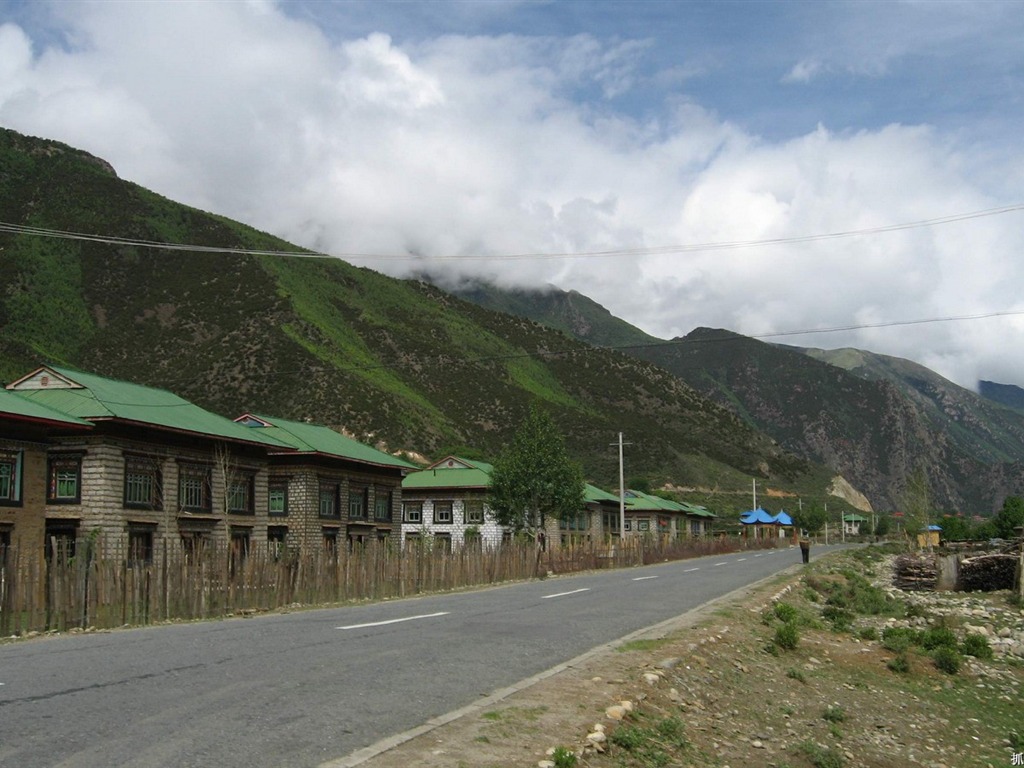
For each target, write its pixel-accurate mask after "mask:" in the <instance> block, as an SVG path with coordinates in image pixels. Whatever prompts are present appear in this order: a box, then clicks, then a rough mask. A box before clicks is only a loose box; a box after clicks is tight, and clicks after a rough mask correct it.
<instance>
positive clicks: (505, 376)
mask: <svg viewBox="0 0 1024 768" xmlns="http://www.w3.org/2000/svg"><path fill="white" fill-rule="evenodd" d="M0 220H2V221H4V222H6V223H7V224H10V225H14V226H25V227H32V228H40V229H48V230H58V231H60V232H64V233H70V232H77V233H85V234H94V235H99V236H116V237H118V238H127V239H132V240H136V241H140V243H141V242H142V241H147V242H156V243H182V244H189V243H191V244H201V245H203V246H215V247H221V248H226V249H250V250H261V251H275V252H277V251H295V252H296V253H299V252H301V249H299V248H297V247H296V246H293V245H291V244H289V243H286V242H284V241H282V240H279V239H277V238H274V237H272V236H270V235H267V234H266V233H263V232H259V231H258V230H256V229H253V228H251V227H248V226H245V225H242V224H239V223H237V222H234V221H230V220H228V219H225V218H223V217H219V216H214V215H211V214H208V213H205V212H203V211H199V210H196V209H193V208H188V207H185V206H182V205H179V204H177V203H174V202H173V201H170V200H167V199H166V198H163V197H161V196H159V195H157V194H155V193H153V192H150V191H149V190H146V189H143V188H141V187H139V186H137V185H135V184H131V183H129V182H125V181H123V180H120V179H118V178H117V176H116V174H115V173H114V172H113V169H111V168H110V167H109V165H107V164H106V163H104V162H103V161H101V160H98V159H97V158H94V157H92V156H90V155H88V154H87V153H84V152H81V151H79V150H76V149H74V148H72V147H68V146H66V145H64V144H60V143H59V142H54V141H48V140H45V139H36V138H31V137H27V136H23V135H21V134H18V133H16V132H14V131H7V130H2V129H0ZM0 268H2V269H3V272H4V275H5V283H4V284H3V285H2V286H0V377H3V378H4V379H5V380H7V381H10V380H12V379H13V378H14V377H16V376H19V375H21V374H24V373H26V372H27V371H29V370H31V369H32V368H34V367H35V366H37V365H39V364H40V363H44V362H52V363H57V364H62V365H66V366H69V367H74V368H76V369H79V370H85V371H90V372H95V373H97V374H100V375H103V376H108V377H111V378H117V379H122V380H126V381H133V382H138V383H140V384H147V385H151V386H157V387H161V388H164V389H168V390H170V391H172V392H174V393H176V394H179V395H181V396H182V397H185V398H187V399H189V400H191V401H193V402H195V403H197V404H199V405H201V406H203V407H205V408H208V409H210V410H213V411H215V412H217V413H220V414H222V415H226V416H235V415H238V414H240V413H243V412H246V411H251V412H259V413H265V414H268V415H273V416H279V417H281V418H289V419H295V420H307V419H308V420H311V421H313V422H316V423H319V424H325V425H329V426H332V427H336V428H338V429H340V430H344V431H345V433H346V434H349V435H352V436H354V437H356V438H357V439H360V440H363V441H365V442H368V443H370V444H372V445H375V446H377V447H381V448H385V449H388V450H390V451H398V450H402V451H406V452H408V453H409V454H410V455H411V454H418V455H422V456H433V455H436V454H437V453H438V452H442V451H452V450H453V449H461V448H463V447H468V448H471V449H473V450H474V451H475V454H476V455H482V456H485V457H490V458H493V457H496V456H497V455H498V454H499V453H500V451H501V449H502V447H503V446H504V445H506V444H507V443H508V441H509V439H510V437H511V435H512V433H513V432H514V430H515V428H516V427H517V426H518V423H519V420H520V419H521V418H522V416H523V415H524V414H525V413H526V411H527V409H528V408H529V407H530V406H531V405H532V404H534V403H542V404H543V405H544V406H545V407H546V408H547V409H548V410H549V411H550V412H551V414H552V416H553V418H554V419H555V421H556V422H557V423H558V424H559V426H560V427H561V429H562V430H563V432H564V434H565V436H566V442H567V445H568V446H569V448H570V450H571V451H572V453H573V455H574V456H576V457H578V458H579V459H580V460H581V461H582V463H583V466H584V469H585V471H586V474H587V477H588V479H590V480H591V481H593V482H596V483H597V484H603V485H604V486H605V487H615V485H616V484H617V475H618V472H617V470H618V466H617V455H616V452H615V451H613V450H612V449H611V447H610V443H611V442H612V441H613V440H614V439H615V436H616V435H617V434H618V433H619V432H620V431H621V432H626V433H627V434H629V435H630V436H631V441H632V443H633V444H632V445H631V446H630V448H629V451H628V462H629V470H628V471H629V473H630V476H646V477H650V478H652V479H656V480H658V481H660V482H671V483H673V484H674V485H676V486H679V487H686V488H708V489H713V491H714V492H715V493H718V492H722V493H733V492H735V493H738V494H744V495H742V496H741V495H736V496H734V497H733V496H728V497H718V498H717V500H716V502H715V505H716V509H719V510H720V509H721V505H723V504H735V505H736V506H737V507H739V506H741V505H742V504H744V503H745V500H746V496H745V493H746V491H745V489H747V488H749V487H750V486H749V482H750V478H751V477H756V478H759V479H760V480H761V481H762V482H763V483H765V484H768V485H773V486H776V487H779V488H783V489H787V490H788V491H789V492H792V493H794V494H797V493H799V494H801V495H802V496H803V497H804V498H810V497H814V496H815V495H817V496H819V497H821V498H826V494H827V493H828V488H829V487H830V485H831V483H832V480H833V475H832V473H831V472H829V471H828V470H827V469H826V468H824V467H823V466H820V465H817V464H814V463H813V462H809V461H807V460H805V459H802V458H800V457H798V456H795V455H793V454H791V453H787V452H786V451H784V450H782V449H781V448H780V447H779V446H778V445H776V444H775V443H774V442H773V441H772V440H771V439H770V438H769V437H768V436H767V435H765V434H763V433H761V432H759V431H758V430H756V429H755V428H754V427H752V426H751V425H750V424H748V423H746V422H744V421H743V420H741V419H739V418H738V417H737V416H736V415H735V414H734V413H733V412H732V411H730V410H728V409H725V408H722V407H720V406H718V405H716V404H715V403H713V402H712V401H710V400H709V399H707V398H706V397H704V396H703V395H700V394H699V393H698V392H696V391H695V390H694V389H692V388H691V387H689V386H688V385H687V384H685V383H684V382H683V381H682V380H681V379H679V378H678V377H675V376H673V375H671V374H670V373H668V372H666V371H664V370H662V369H660V368H658V367H657V366H654V365H651V364H650V363H647V362H644V361H642V360H638V359H636V358H633V357H629V356H626V355H623V354H620V353H618V352H615V351H611V350H604V349H600V348H596V347H594V346H591V345H590V344H586V343H583V342H581V341H577V340H576V339H573V338H570V337H568V336H567V335H565V334H563V333H561V332H558V331H555V330H552V329H550V328H547V327H544V326H542V325H539V324H537V323H535V322H532V321H530V320H528V319H523V318H522V317H518V316H514V315H511V314H504V313H500V312H495V311H491V310H488V309H485V308H482V307H480V306H478V305H477V304H473V303H469V302H466V301H463V300H462V299H459V298H457V297H455V296H452V295H451V294H449V293H446V292H444V291H442V290H440V289H438V288H436V287H434V286H432V285H428V284H426V283H424V282H422V281H413V280H405V281H403V280H396V279H393V278H389V277H386V276H384V275H381V274H379V273H376V272H373V271H371V270H368V269H359V268H356V267H353V266H351V265H349V264H346V263H345V262H343V261H340V260H336V259H326V258H289V257H284V256H265V255H243V254H230V253H218V254H210V253H205V252H202V251H195V250H188V249H184V250H175V251H167V250H160V249H157V248H150V247H146V246H144V245H142V244H135V245H133V244H129V243H120V244H110V243H105V242H100V241H98V240H80V239H69V238H67V237H63V236H61V237H43V236H40V235H39V234H34V233H30V232H20V233H19V232H16V231H9V230H8V231H4V232H0ZM567 306H570V307H571V308H572V310H571V311H569V312H568V314H567V316H566V321H567V322H569V321H570V320H571V318H572V317H573V316H574V313H581V314H583V315H586V316H588V317H589V316H591V314H590V313H592V312H594V311H595V307H596V305H594V304H593V302H589V300H587V299H585V297H581V296H573V297H571V301H569V302H567ZM605 314H606V316H604V317H602V318H601V321H600V322H597V321H596V320H595V321H594V322H593V323H592V324H591V328H592V329H593V330H594V332H596V333H598V332H599V335H601V334H613V333H614V332H621V331H622V326H623V325H625V324H623V323H621V321H617V320H616V319H615V318H611V316H610V315H607V313H605ZM616 328H617V329H618V331H616V330H615V329H616ZM575 330H576V331H577V332H579V333H583V332H584V329H582V328H581V327H579V326H575ZM627 330H628V329H627ZM697 500H698V501H700V502H701V503H704V502H706V501H707V499H706V498H703V497H699V498H698V499H697Z"/></svg>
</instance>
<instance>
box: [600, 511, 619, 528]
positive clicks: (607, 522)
mask: <svg viewBox="0 0 1024 768" xmlns="http://www.w3.org/2000/svg"><path fill="white" fill-rule="evenodd" d="M619 522H620V520H619V513H618V512H617V511H616V512H604V513H602V515H601V525H602V526H603V528H604V531H605V533H609V534H617V533H618V532H619Z"/></svg>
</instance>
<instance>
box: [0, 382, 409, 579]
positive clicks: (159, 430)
mask: <svg viewBox="0 0 1024 768" xmlns="http://www.w3.org/2000/svg"><path fill="white" fill-rule="evenodd" d="M3 393H4V397H3V398H2V399H0V428H2V430H3V431H2V432H0V450H3V451H4V454H3V455H4V456H5V457H6V458H4V459H0V494H2V493H4V492H6V494H7V498H6V499H4V500H2V501H0V532H2V534H3V536H2V538H0V544H5V545H7V546H17V547H19V550H20V551H22V552H33V551H37V552H40V553H43V552H45V553H47V554H48V555H52V554H54V553H61V554H65V555H72V554H74V552H75V548H76V546H77V544H78V542H79V541H80V540H81V539H82V538H83V537H84V536H89V537H90V538H94V539H95V540H96V541H97V542H103V544H104V546H107V547H109V548H115V547H120V548H122V550H123V551H124V552H125V553H126V555H127V556H129V557H130V558H132V559H137V560H146V561H148V560H152V559H153V558H154V556H156V555H157V554H158V553H159V552H161V551H163V548H164V546H175V547H177V546H180V547H182V548H184V550H185V551H186V552H192V551H196V550H198V549H200V548H202V547H204V546H208V545H228V544H230V546H231V547H232V549H233V550H234V551H236V552H238V553H239V554H244V553H247V552H248V551H249V549H250V548H251V547H253V546H261V545H262V546H267V545H268V544H269V545H271V546H279V545H282V544H285V543H287V544H289V545H292V544H294V545H295V546H309V545H312V544H314V543H316V544H317V545H320V544H321V543H322V542H323V541H325V540H326V539H327V538H328V537H327V536H326V535H325V534H324V530H325V529H330V530H331V531H335V533H334V534H333V537H332V538H333V542H332V543H336V541H337V538H338V537H339V536H347V537H348V538H350V539H353V538H355V539H358V538H361V537H362V536H365V535H367V534H368V533H369V532H370V531H378V530H386V531H387V535H390V532H391V530H392V528H393V525H392V523H393V518H394V516H395V514H396V510H397V509H398V505H399V492H400V482H401V476H402V474H403V473H404V472H405V471H406V470H407V469H411V468H412V465H410V464H408V463H406V462H403V461H401V460H399V459H395V458H394V457H391V456H388V455H387V454H384V453H381V452H379V451H376V450H374V449H372V448H370V447H368V446H362V445H360V444H357V443H355V441H350V440H348V438H343V437H342V436H341V435H337V437H338V438H339V440H340V442H339V443H338V444H337V445H338V446H344V447H343V448H338V449H334V448H332V447H331V446H330V445H328V444H327V443H328V437H327V434H326V433H330V434H333V435H336V434H337V433H333V432H331V430H328V429H326V428H324V427H312V426H311V425H293V424H292V423H290V422H283V423H284V424H288V425H290V426H293V429H292V430H291V431H290V432H289V431H288V430H286V429H281V428H274V427H273V426H272V425H270V426H265V427H264V428H261V429H256V428H253V426H250V425H249V424H246V423H236V422H235V421H232V420H230V419H227V418H224V417H222V416H219V415H217V414H214V413H211V412H210V411H206V410H204V409H202V408H200V407H199V406H197V405H195V404H193V403H190V402H189V401H187V400H184V399H183V398H180V397H178V396H177V395H174V394H172V393H170V392H167V391H164V390H160V389H154V388H151V387H144V386H140V385H137V384H131V383H128V382H122V381H116V380H112V379H107V378H104V377H101V376H96V375H94V374H90V373H85V372H81V371H73V370H70V369H66V368H58V367H54V366H46V367H42V368H39V369H37V370H35V371H33V372H32V373H30V374H28V375H26V376H24V377H22V378H20V379H18V380H17V381H15V382H13V383H11V384H9V385H8V386H7V388H6V390H3ZM264 423H265V424H268V423H269V422H266V420H265V421H264ZM300 427H302V428H306V429H308V430H309V431H310V432H316V433H317V434H318V435H320V437H319V442H317V443H316V445H313V446H310V445H308V444H306V443H303V444H302V445H301V446H297V445H296V439H295V438H294V435H293V433H295V432H298V431H299V430H300ZM321 431H322V432H321ZM279 436H280V438H284V439H280V438H279ZM351 444H355V446H358V448H356V447H354V446H353V445H351ZM332 450H335V451H336V452H335V453H332ZM5 475H6V476H7V477H8V478H9V480H8V482H7V484H6V486H5V485H4V480H3V477H4V476H5ZM307 476H308V477H310V478H314V479H312V480H310V481H309V482H307V483H306V484H305V485H303V482H302V479H303V478H306V477H307ZM11 478H13V479H11ZM321 481H323V483H330V482H333V483H334V494H335V495H334V501H335V507H334V508H333V510H325V509H324V508H323V507H322V506H321V505H322V504H323V503H324V502H325V495H324V492H323V488H322V487H321ZM311 483H315V484H316V485H315V486H314V485H311ZM5 488H6V490H5ZM354 489H355V490H354ZM357 492H358V493H363V494H364V495H363V504H364V506H363V510H364V515H363V517H356V516H354V515H352V514H351V513H352V511H353V510H354V509H355V507H354V506H353V504H354V502H353V500H352V499H353V496H354V495H356V493H357ZM381 498H386V499H387V502H386V506H387V509H386V510H384V509H383V507H382V508H381V512H380V515H381V517H383V516H384V515H385V514H387V515H388V516H389V520H388V521H387V523H385V522H384V520H383V519H381V520H379V521H378V520H376V519H373V518H371V517H370V513H369V510H370V506H369V505H371V504H379V503H380V501H379V499H381ZM282 502H283V505H282ZM343 504H345V505H347V507H346V508H347V509H348V510H349V513H350V514H347V515H343V514H341V512H342V505H343ZM328 511H329V512H330V516H329V519H328V520H326V521H325V522H321V519H320V518H321V516H322V513H325V512H328ZM311 531H315V532H316V535H315V536H314V535H313V533H311ZM292 533H294V536H292V535H291V534H292ZM293 539H294V540H293Z"/></svg>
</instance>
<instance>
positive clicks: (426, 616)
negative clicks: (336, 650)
mask: <svg viewBox="0 0 1024 768" xmlns="http://www.w3.org/2000/svg"><path fill="white" fill-rule="evenodd" d="M447 615H448V611H441V612H440V613H424V614H421V615H419V616H406V617H405V618H404V619H390V620H388V621H371V622H369V623H367V624H348V625H346V626H344V627H335V629H364V628H365V627H383V626H384V625H385V624H398V623H400V622H403V621H415V620H416V619H432V618H434V617H435V616H447Z"/></svg>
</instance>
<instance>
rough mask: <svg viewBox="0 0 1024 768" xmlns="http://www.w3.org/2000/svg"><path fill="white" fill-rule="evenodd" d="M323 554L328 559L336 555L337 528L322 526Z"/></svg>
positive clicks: (332, 558)
mask: <svg viewBox="0 0 1024 768" xmlns="http://www.w3.org/2000/svg"><path fill="white" fill-rule="evenodd" d="M324 555H325V556H326V557H327V558H328V559H329V560H334V559H336V558H337V557H338V529H337V528H324Z"/></svg>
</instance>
